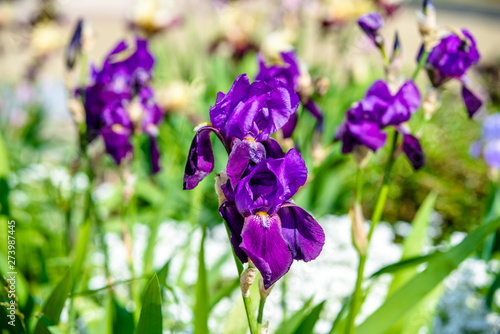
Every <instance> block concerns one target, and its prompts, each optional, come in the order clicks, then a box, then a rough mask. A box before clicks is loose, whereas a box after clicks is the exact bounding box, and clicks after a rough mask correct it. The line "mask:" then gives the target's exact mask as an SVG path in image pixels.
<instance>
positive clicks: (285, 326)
mask: <svg viewBox="0 0 500 334" xmlns="http://www.w3.org/2000/svg"><path fill="white" fill-rule="evenodd" d="M312 301H313V297H311V298H310V299H309V300H307V301H306V302H305V304H304V306H302V308H301V309H300V310H298V311H297V312H295V313H294V314H293V315H292V316H291V317H289V318H288V319H287V320H285V321H284V322H282V323H281V324H280V326H279V328H278V329H277V330H276V333H275V334H290V333H294V332H295V331H296V330H297V328H298V327H299V326H300V324H301V323H302V321H303V320H304V318H305V317H306V316H307V314H308V313H307V311H308V310H309V307H310V306H311V304H312Z"/></svg>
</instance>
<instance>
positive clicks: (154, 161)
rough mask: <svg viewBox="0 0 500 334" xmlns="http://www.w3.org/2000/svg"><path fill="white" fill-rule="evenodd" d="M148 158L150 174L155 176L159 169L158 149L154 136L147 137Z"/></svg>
mask: <svg viewBox="0 0 500 334" xmlns="http://www.w3.org/2000/svg"><path fill="white" fill-rule="evenodd" d="M149 149H150V152H149V158H150V159H151V161H150V163H151V173H152V174H156V173H158V172H159V171H160V170H161V167H160V148H159V147H158V142H157V141H156V138H155V137H154V136H149Z"/></svg>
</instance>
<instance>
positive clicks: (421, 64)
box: [411, 49, 429, 81]
mask: <svg viewBox="0 0 500 334" xmlns="http://www.w3.org/2000/svg"><path fill="white" fill-rule="evenodd" d="M428 57H429V51H428V50H425V49H424V52H422V56H421V57H420V60H419V61H418V65H417V68H416V69H415V72H413V75H412V76H411V79H412V80H413V81H415V80H416V79H417V76H418V73H419V72H420V70H421V69H422V67H424V65H425V63H426V62H427V58H428Z"/></svg>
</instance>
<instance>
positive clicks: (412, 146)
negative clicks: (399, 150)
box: [403, 134, 425, 170]
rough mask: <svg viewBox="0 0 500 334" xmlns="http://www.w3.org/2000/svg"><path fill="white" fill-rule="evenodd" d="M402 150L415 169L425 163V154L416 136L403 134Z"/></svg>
mask: <svg viewBox="0 0 500 334" xmlns="http://www.w3.org/2000/svg"><path fill="white" fill-rule="evenodd" d="M403 152H405V154H406V156H407V157H408V160H410V163H411V164H412V166H413V168H414V169H415V170H418V169H420V168H422V166H424V165H425V155H424V152H423V150H422V146H421V145H420V141H419V140H418V138H417V137H414V136H412V135H410V134H404V135H403Z"/></svg>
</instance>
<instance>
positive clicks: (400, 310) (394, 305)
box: [356, 219, 500, 334]
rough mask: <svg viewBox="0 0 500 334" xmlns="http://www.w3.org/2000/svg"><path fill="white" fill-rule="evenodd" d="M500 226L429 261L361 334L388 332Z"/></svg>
mask: <svg viewBox="0 0 500 334" xmlns="http://www.w3.org/2000/svg"><path fill="white" fill-rule="evenodd" d="M499 225H500V219H497V220H495V221H493V222H490V223H488V224H486V225H483V226H481V227H479V228H478V229H476V230H475V231H474V232H472V233H471V234H469V235H468V236H467V237H466V238H465V239H464V240H463V241H462V242H461V243H460V244H458V245H457V246H455V247H453V248H452V249H450V250H449V251H447V252H445V253H443V254H442V255H439V256H437V257H436V258H434V259H432V260H431V261H429V266H428V267H427V269H426V270H424V271H423V272H421V273H419V274H417V275H416V276H414V277H413V278H412V279H410V280H409V281H408V282H407V283H406V284H404V285H403V286H402V287H401V288H400V289H399V290H397V291H396V292H394V293H393V294H392V295H391V296H390V297H389V298H388V299H387V300H386V301H385V303H384V304H382V306H381V307H380V308H378V309H377V310H376V311H375V312H374V313H373V314H371V315H370V316H369V317H368V318H367V319H366V320H365V321H364V322H363V323H362V324H361V325H360V326H359V327H358V328H357V329H356V333H357V334H365V333H369V334H377V333H384V332H385V331H386V330H387V329H388V328H390V327H391V326H392V325H393V324H394V323H395V322H396V321H398V320H399V319H400V318H401V317H402V316H403V315H404V314H405V313H406V312H407V311H408V310H409V309H411V307H412V306H414V305H415V304H416V303H417V302H418V301H419V300H421V299H422V298H424V297H425V296H426V295H427V294H428V293H429V292H431V291H432V290H433V289H434V288H435V287H436V286H437V285H438V284H439V283H440V282H441V281H442V280H443V279H444V278H445V277H446V276H448V275H449V274H450V273H451V272H452V271H453V270H454V269H456V268H457V266H458V265H459V264H460V263H461V262H462V261H463V260H464V259H465V258H467V256H468V255H469V254H470V253H472V252H473V251H474V250H475V249H476V248H477V247H478V246H479V245H480V244H481V242H483V240H484V239H485V238H486V237H487V236H488V235H489V234H490V233H492V232H493V231H495V230H496V229H497V228H498V227H499Z"/></svg>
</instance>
